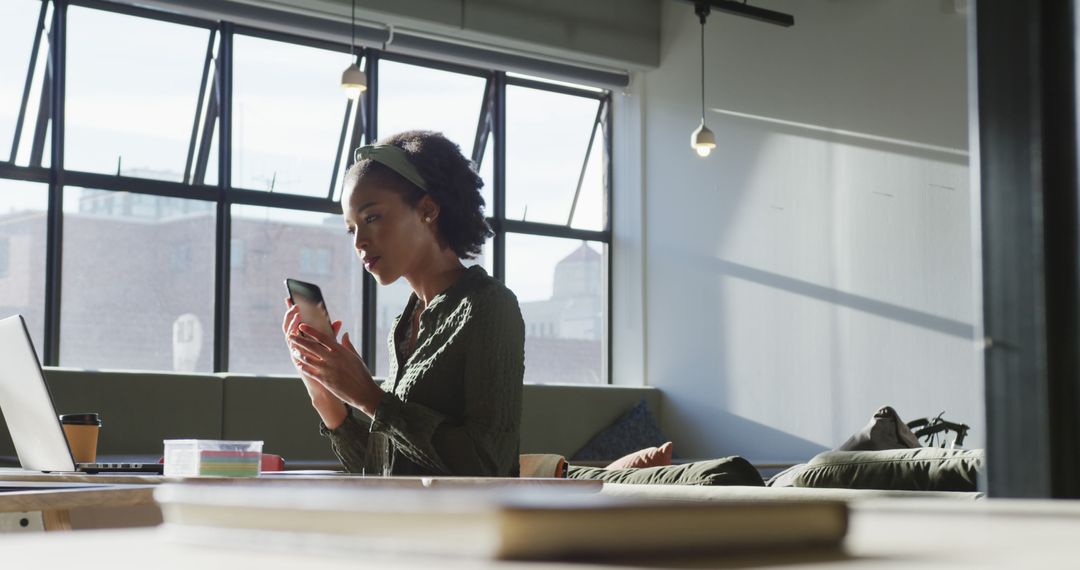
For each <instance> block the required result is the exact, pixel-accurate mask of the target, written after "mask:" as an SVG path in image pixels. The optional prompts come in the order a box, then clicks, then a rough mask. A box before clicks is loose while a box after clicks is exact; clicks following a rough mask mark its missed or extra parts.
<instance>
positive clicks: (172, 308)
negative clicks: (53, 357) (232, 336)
mask: <svg viewBox="0 0 1080 570" xmlns="http://www.w3.org/2000/svg"><path fill="white" fill-rule="evenodd" d="M215 218H216V216H215V206H214V204H213V203H212V202H203V201H198V200H184V199H180V198H163V197H159V196H147V195H142V194H129V193H127V192H114V191H111V190H91V189H82V188H70V187H69V188H65V189H64V253H63V260H64V262H63V265H64V267H63V277H62V280H61V281H62V282H61V294H62V295H63V305H62V308H61V311H60V364H61V365H62V366H75V367H81V368H127V369H136V370H168V371H176V372H210V371H211V370H212V369H213V360H214V354H213V353H214V350H213V346H214V227H215Z"/></svg>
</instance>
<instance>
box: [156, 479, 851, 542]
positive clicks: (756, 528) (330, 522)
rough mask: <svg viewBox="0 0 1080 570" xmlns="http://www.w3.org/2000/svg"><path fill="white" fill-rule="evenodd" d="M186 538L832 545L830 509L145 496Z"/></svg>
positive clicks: (795, 504) (395, 492) (340, 489)
mask: <svg viewBox="0 0 1080 570" xmlns="http://www.w3.org/2000/svg"><path fill="white" fill-rule="evenodd" d="M154 498H155V499H156V500H157V501H158V503H159V504H160V505H161V508H162V513H163V515H164V520H165V525H164V527H163V528H164V532H166V533H168V534H169V535H170V536H172V537H175V538H177V539H179V540H182V541H185V542H192V541H194V542H196V543H216V544H228V545H236V546H240V547H244V546H256V545H260V547H262V546H261V545H266V544H274V545H276V546H277V547H278V548H287V549H305V548H306V549H311V550H312V551H316V552H325V551H327V549H330V550H337V551H347V552H357V553H365V552H368V553H370V552H383V553H390V554H395V553H401V554H408V555H424V554H434V555H454V556H471V557H482V558H497V559H552V558H566V557H578V556H582V557H607V556H626V555H647V554H658V553H673V552H681V553H709V552H723V551H732V550H740V551H742V550H759V549H773V548H805V547H815V548H818V547H824V548H828V547H837V546H839V545H840V543H841V542H842V540H843V538H844V535H845V534H846V532H847V522H848V511H847V506H846V505H845V504H844V503H842V502H831V501H812V502H809V501H731V502H722V501H702V502H686V501H679V502H669V501H655V500H632V499H625V498H614V497H606V496H603V495H586V494H581V493H561V492H558V491H552V490H544V489H516V490H515V489H508V488H502V489H488V490H473V489H446V490H442V489H406V488H401V487H381V486H378V485H372V486H370V487H357V486H355V485H352V486H342V485H327V484H321V485H312V486H290V487H289V488H287V489H284V488H282V489H275V488H273V487H268V486H260V485H254V486H244V485H212V484H173V485H164V486H162V487H160V488H158V489H157V490H156V491H155V495H154Z"/></svg>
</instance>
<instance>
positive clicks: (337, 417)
mask: <svg viewBox="0 0 1080 570" xmlns="http://www.w3.org/2000/svg"><path fill="white" fill-rule="evenodd" d="M285 306H287V307H288V310H287V311H285V318H284V319H283V320H282V323H281V331H282V332H283V333H285V345H286V347H287V348H288V349H289V360H291V361H292V364H293V368H295V369H296V373H297V374H299V375H300V379H301V380H303V381H304V387H305V388H307V392H308V396H310V397H311V405H312V406H314V407H315V411H317V412H318V413H319V416H320V417H321V418H322V420H323V423H324V424H326V427H328V428H330V429H333V428H336V427H337V426H339V425H341V422H343V421H344V420H345V416H346V415H347V413H348V411H347V410H346V408H345V403H344V402H342V401H341V399H340V398H338V397H337V396H335V395H334V394H333V393H332V392H330V390H327V389H326V387H325V386H323V385H322V383H321V382H319V381H318V380H316V379H314V378H311V377H309V376H308V375H307V373H305V372H304V370H303V369H302V368H301V367H300V359H301V358H303V357H302V356H301V352H300V350H299V349H298V348H297V347H296V346H294V345H293V343H292V342H291V341H290V340H289V336H290V335H293V334H298V333H299V327H300V308H299V307H297V306H296V305H294V304H293V302H292V300H291V299H289V298H286V299H285ZM331 326H332V327H333V329H334V336H335V337H336V336H337V334H338V332H339V331H340V330H341V321H334V322H333V323H331ZM343 340H344V341H345V342H348V340H347V338H346V339H343ZM348 346H349V347H350V348H351V347H352V344H351V343H350V344H349V345H348ZM353 351H354V352H355V349H353Z"/></svg>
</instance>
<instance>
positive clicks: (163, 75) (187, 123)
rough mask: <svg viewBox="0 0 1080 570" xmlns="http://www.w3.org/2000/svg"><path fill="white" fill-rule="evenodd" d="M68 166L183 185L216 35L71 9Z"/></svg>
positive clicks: (68, 35)
mask: <svg viewBox="0 0 1080 570" xmlns="http://www.w3.org/2000/svg"><path fill="white" fill-rule="evenodd" d="M67 18H68V26H67V52H66V53H67V87H66V104H65V106H66V115H65V121H66V123H65V133H64V137H65V141H64V143H65V146H64V163H65V167H66V168H68V169H71V170H83V171H87V172H101V173H108V174H122V175H124V176H134V177H139V178H153V179H158V180H172V181H177V182H181V181H183V180H184V172H185V166H186V161H187V157H188V150H189V149H188V147H189V143H190V140H191V134H192V125H193V122H194V121H195V113H196V107H197V103H198V101H199V85H200V82H201V80H202V77H203V73H204V69H203V63H204V57H205V50H206V45H207V42H208V39H209V38H210V36H211V33H212V32H211V31H209V30H206V29H201V28H195V27H190V26H181V25H177V24H172V23H168V22H161V21H155V20H150V19H147V18H132V17H131V16H127V15H124V14H116V13H112V12H105V11H102V10H94V9H90V8H83V7H81V6H71V7H69V8H68V11H67Z"/></svg>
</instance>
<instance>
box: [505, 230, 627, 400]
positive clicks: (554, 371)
mask: <svg viewBox="0 0 1080 570" xmlns="http://www.w3.org/2000/svg"><path fill="white" fill-rule="evenodd" d="M506 262H507V266H506V284H507V286H508V287H510V289H512V290H513V291H514V293H515V294H516V295H517V297H518V302H519V303H520V305H521V316H522V318H524V319H525V324H526V328H525V331H526V336H525V381H526V382H537V383H566V382H576V383H588V384H599V383H604V382H606V381H607V380H606V368H607V365H606V359H607V351H606V350H605V347H606V345H607V335H606V330H607V279H606V275H607V247H606V245H605V244H602V243H597V242H587V241H579V240H569V239H560V238H550V237H542V236H529V235H519V234H510V235H508V236H507V238H506Z"/></svg>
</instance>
